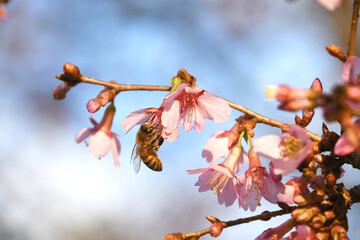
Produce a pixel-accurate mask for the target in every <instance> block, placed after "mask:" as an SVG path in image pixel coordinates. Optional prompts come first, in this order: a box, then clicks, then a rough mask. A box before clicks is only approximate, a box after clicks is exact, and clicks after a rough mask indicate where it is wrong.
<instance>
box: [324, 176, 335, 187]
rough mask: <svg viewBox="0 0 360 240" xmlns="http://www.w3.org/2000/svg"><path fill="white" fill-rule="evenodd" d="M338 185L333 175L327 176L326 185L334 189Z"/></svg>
mask: <svg viewBox="0 0 360 240" xmlns="http://www.w3.org/2000/svg"><path fill="white" fill-rule="evenodd" d="M335 184H336V177H335V175H334V174H333V173H329V174H328V175H326V185H327V186H329V187H332V186H334V185H335Z"/></svg>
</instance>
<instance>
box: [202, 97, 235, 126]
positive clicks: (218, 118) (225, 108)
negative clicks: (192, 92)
mask: <svg viewBox="0 0 360 240" xmlns="http://www.w3.org/2000/svg"><path fill="white" fill-rule="evenodd" d="M198 106H199V111H200V113H201V115H202V116H203V117H204V118H207V119H210V120H212V121H214V122H226V121H227V120H228V119H229V117H228V116H229V115H230V114H231V108H230V107H229V105H228V104H227V103H226V101H225V100H224V99H222V98H221V97H218V96H217V95H215V94H213V93H211V92H205V93H204V94H202V95H201V96H200V97H199V98H198Z"/></svg>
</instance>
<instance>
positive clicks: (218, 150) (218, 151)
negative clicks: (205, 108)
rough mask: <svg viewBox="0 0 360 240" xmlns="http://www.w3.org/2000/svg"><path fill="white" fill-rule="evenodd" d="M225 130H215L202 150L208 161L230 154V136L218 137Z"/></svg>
mask: <svg viewBox="0 0 360 240" xmlns="http://www.w3.org/2000/svg"><path fill="white" fill-rule="evenodd" d="M224 132H225V131H217V132H215V133H214V134H213V135H212V136H211V138H210V139H209V140H208V141H207V143H206V144H205V147H204V149H203V151H202V157H203V158H206V161H208V162H212V161H216V160H217V159H219V158H222V157H224V156H226V155H227V154H229V152H230V150H229V149H228V141H229V140H228V138H227V137H218V136H219V135H220V134H222V133H224Z"/></svg>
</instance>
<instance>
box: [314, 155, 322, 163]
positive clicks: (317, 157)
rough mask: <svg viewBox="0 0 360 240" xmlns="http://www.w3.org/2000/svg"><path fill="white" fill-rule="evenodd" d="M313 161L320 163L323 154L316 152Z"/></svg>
mask: <svg viewBox="0 0 360 240" xmlns="http://www.w3.org/2000/svg"><path fill="white" fill-rule="evenodd" d="M314 159H315V162H317V163H322V162H323V155H321V154H318V155H315V156H314Z"/></svg>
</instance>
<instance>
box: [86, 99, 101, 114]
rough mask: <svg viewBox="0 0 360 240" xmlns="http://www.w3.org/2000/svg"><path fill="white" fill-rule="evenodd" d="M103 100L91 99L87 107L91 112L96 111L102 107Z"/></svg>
mask: <svg viewBox="0 0 360 240" xmlns="http://www.w3.org/2000/svg"><path fill="white" fill-rule="evenodd" d="M100 106H101V101H100V100H99V99H98V98H94V99H90V100H89V101H88V103H87V104H86V108H87V110H88V111H89V112H90V113H95V112H97V111H98V110H99V109H100Z"/></svg>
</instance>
